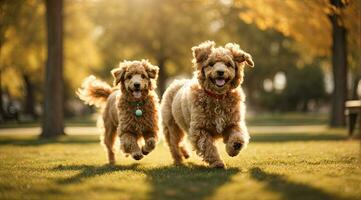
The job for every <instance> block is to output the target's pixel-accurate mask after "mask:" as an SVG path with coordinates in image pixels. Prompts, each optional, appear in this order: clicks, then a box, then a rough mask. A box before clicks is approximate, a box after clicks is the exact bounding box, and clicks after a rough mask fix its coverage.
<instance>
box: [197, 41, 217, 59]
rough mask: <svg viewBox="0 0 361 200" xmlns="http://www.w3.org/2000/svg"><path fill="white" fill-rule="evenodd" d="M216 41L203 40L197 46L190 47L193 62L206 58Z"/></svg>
mask: <svg viewBox="0 0 361 200" xmlns="http://www.w3.org/2000/svg"><path fill="white" fill-rule="evenodd" d="M215 45H216V43H215V42H214V41H205V42H203V43H201V44H200V45H198V46H194V47H192V52H193V58H194V61H193V62H194V63H201V62H203V61H205V60H207V58H208V56H209V54H211V53H212V49H213V48H214V46H215Z"/></svg>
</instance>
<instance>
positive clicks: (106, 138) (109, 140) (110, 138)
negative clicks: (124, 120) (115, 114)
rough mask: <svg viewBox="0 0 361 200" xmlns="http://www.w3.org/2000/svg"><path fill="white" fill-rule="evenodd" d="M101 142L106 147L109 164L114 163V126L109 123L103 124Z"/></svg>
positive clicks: (115, 133) (115, 134)
mask: <svg viewBox="0 0 361 200" xmlns="http://www.w3.org/2000/svg"><path fill="white" fill-rule="evenodd" d="M104 129H105V131H104V135H103V138H102V140H103V143H104V145H105V147H106V148H107V152H108V160H109V164H115V155H114V151H115V149H114V143H115V139H116V136H117V132H116V127H114V126H113V125H112V124H110V123H105V124H104Z"/></svg>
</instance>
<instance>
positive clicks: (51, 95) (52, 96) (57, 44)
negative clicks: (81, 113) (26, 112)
mask: <svg viewBox="0 0 361 200" xmlns="http://www.w3.org/2000/svg"><path fill="white" fill-rule="evenodd" d="M45 5H46V22H47V23H46V24H47V36H48V44H47V47H48V49H47V62H46V72H45V96H44V117H43V126H42V134H41V136H42V137H56V136H60V135H64V134H65V133H64V119H63V118H64V116H63V115H64V110H63V108H64V101H63V99H64V88H63V0H46V2H45Z"/></svg>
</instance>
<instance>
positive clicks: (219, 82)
mask: <svg viewBox="0 0 361 200" xmlns="http://www.w3.org/2000/svg"><path fill="white" fill-rule="evenodd" d="M227 81H228V80H227V79H225V78H223V77H217V78H215V79H214V80H213V82H214V84H215V85H216V86H217V87H223V86H224V85H225V84H226V83H227Z"/></svg>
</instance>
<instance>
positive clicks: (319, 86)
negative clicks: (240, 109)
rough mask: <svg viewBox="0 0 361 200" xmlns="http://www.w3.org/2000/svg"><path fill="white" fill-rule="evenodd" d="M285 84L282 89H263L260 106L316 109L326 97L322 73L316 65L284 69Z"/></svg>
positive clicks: (278, 108) (286, 109) (282, 109)
mask: <svg viewBox="0 0 361 200" xmlns="http://www.w3.org/2000/svg"><path fill="white" fill-rule="evenodd" d="M284 72H285V75H286V78H287V85H286V87H285V89H284V90H282V91H278V90H275V89H274V90H272V91H270V92H267V91H263V92H262V93H261V97H260V101H261V103H260V106H262V107H263V108H266V109H267V110H278V111H295V110H299V111H309V109H310V106H311V105H312V106H313V108H312V109H313V110H316V111H317V110H318V108H319V107H320V105H322V103H324V101H325V99H326V91H325V86H324V85H325V83H324V80H325V79H324V75H323V71H322V69H321V68H320V67H319V66H318V63H317V64H316V66H314V65H308V66H304V67H302V68H297V67H288V68H287V69H285V71H284Z"/></svg>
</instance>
